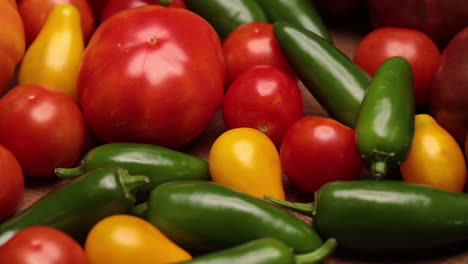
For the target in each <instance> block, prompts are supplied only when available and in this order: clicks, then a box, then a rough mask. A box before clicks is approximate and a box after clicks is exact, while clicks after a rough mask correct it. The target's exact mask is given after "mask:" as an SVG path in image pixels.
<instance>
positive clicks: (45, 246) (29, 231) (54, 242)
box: [0, 226, 89, 264]
mask: <svg viewBox="0 0 468 264" xmlns="http://www.w3.org/2000/svg"><path fill="white" fill-rule="evenodd" d="M0 263H8V264H36V263H41V264H87V263H89V262H88V258H87V256H86V253H85V252H84V249H83V248H82V247H81V246H80V244H78V242H76V241H75V240H74V239H73V238H71V237H70V236H69V235H67V234H65V233H64V232H62V231H60V230H57V229H55V228H52V227H47V226H32V227H28V228H25V229H23V230H21V231H19V232H18V233H16V234H15V235H14V236H13V237H12V238H11V239H10V240H8V242H7V243H5V244H4V245H3V246H2V247H0Z"/></svg>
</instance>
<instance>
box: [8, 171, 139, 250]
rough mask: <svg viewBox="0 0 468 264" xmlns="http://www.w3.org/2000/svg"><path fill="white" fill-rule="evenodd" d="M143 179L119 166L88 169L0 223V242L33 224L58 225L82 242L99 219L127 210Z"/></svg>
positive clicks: (132, 202)
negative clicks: (129, 173)
mask: <svg viewBox="0 0 468 264" xmlns="http://www.w3.org/2000/svg"><path fill="white" fill-rule="evenodd" d="M146 183H148V179H147V178H146V177H145V176H135V175H132V176H130V175H128V173H127V171H125V170H123V169H120V168H100V169H96V170H93V171H90V172H88V173H86V174H83V175H82V176H80V177H78V178H75V179H73V180H71V181H70V182H68V183H66V184H65V185H63V186H61V187H59V188H57V189H55V190H54V191H52V192H49V193H48V194H46V195H45V196H44V197H42V198H41V199H39V200H38V201H36V202H35V203H34V204H32V205H31V206H30V207H29V208H27V209H25V210H24V211H22V212H21V213H20V214H18V215H16V216H14V217H12V218H10V219H8V220H7V221H5V222H3V223H1V224H0V245H2V244H4V243H5V242H7V241H8V240H9V239H10V238H11V237H12V236H13V235H14V234H15V233H16V232H18V231H20V230H21V229H24V228H26V227H30V226H34V225H46V226H51V227H54V228H57V229H59V230H62V231H63V232H65V233H67V234H69V235H70V236H72V237H73V238H75V239H76V240H77V241H79V242H83V241H84V239H85V238H86V235H87V234H88V232H89V230H91V228H92V227H93V226H94V225H95V224H96V223H97V222H98V221H99V220H101V219H103V218H105V217H107V216H111V215H114V214H123V213H127V212H129V211H130V209H131V208H132V206H133V205H134V202H135V198H134V197H133V195H132V192H134V191H136V190H137V189H138V188H139V187H141V186H142V185H144V184H146Z"/></svg>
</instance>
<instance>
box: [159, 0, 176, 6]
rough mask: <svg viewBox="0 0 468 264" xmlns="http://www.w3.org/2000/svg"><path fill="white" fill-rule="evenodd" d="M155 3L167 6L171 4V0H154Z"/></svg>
mask: <svg viewBox="0 0 468 264" xmlns="http://www.w3.org/2000/svg"><path fill="white" fill-rule="evenodd" d="M156 3H158V4H160V5H163V6H168V5H170V4H172V0H156Z"/></svg>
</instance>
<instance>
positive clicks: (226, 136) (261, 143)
mask: <svg viewBox="0 0 468 264" xmlns="http://www.w3.org/2000/svg"><path fill="white" fill-rule="evenodd" d="M208 164H209V169H210V174H211V178H212V180H213V181H214V182H216V183H219V184H222V185H225V186H228V187H231V188H234V189H236V190H238V191H241V192H244V193H247V194H250V195H252V196H255V197H258V198H262V197H263V195H269V196H272V197H275V198H277V199H284V190H283V182H282V170H281V163H280V159H279V155H278V150H277V149H276V147H275V145H274V144H273V142H272V141H271V140H270V139H269V138H268V137H267V136H266V135H265V134H263V133H262V132H260V131H258V130H257V129H253V128H248V127H242V128H234V129H230V130H227V131H225V132H224V133H223V134H221V135H220V136H219V137H218V138H217V139H216V140H215V142H214V143H213V145H212V146H211V149H210V154H209V157H208Z"/></svg>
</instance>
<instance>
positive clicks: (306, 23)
mask: <svg viewBox="0 0 468 264" xmlns="http://www.w3.org/2000/svg"><path fill="white" fill-rule="evenodd" d="M256 1H257V3H258V4H259V5H260V6H261V7H262V8H263V11H265V13H266V14H267V16H268V18H269V20H270V21H271V22H277V21H284V22H288V23H291V24H293V25H296V26H300V27H303V28H305V29H307V30H310V31H312V32H314V33H315V34H317V35H318V36H320V37H322V38H323V39H325V40H326V41H328V42H330V43H332V38H331V36H330V34H329V33H328V30H327V28H326V27H325V24H324V23H323V21H322V18H321V17H320V14H319V12H318V11H317V9H316V7H315V5H314V3H313V1H311V0H256Z"/></svg>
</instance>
